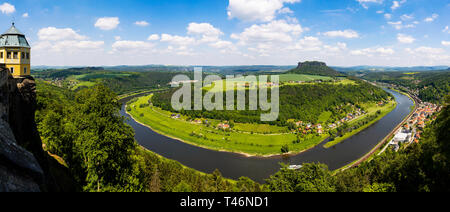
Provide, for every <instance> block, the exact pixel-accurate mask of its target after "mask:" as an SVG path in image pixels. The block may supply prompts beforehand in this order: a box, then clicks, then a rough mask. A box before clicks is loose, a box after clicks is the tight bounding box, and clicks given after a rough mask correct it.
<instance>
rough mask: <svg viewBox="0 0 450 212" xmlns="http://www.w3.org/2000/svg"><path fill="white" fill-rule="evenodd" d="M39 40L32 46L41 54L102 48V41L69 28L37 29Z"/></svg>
mask: <svg viewBox="0 0 450 212" xmlns="http://www.w3.org/2000/svg"><path fill="white" fill-rule="evenodd" d="M38 38H39V41H38V42H37V43H36V44H35V45H34V46H33V49H34V50H37V51H38V52H39V53H41V54H45V55H48V54H49V52H63V53H64V54H69V53H75V52H77V53H82V52H83V51H92V50H102V47H103V45H104V44H105V42H104V41H91V40H89V38H88V37H86V36H83V35H80V34H78V33H77V32H75V30H73V29H71V28H55V27H47V28H42V29H40V30H39V31H38Z"/></svg>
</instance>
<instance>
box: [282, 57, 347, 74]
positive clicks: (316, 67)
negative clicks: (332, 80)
mask: <svg viewBox="0 0 450 212" xmlns="http://www.w3.org/2000/svg"><path fill="white" fill-rule="evenodd" d="M289 73H292V74H308V75H321V76H331V77H338V76H345V75H344V74H342V73H339V72H337V71H336V70H334V69H332V68H330V67H328V66H327V64H326V63H324V62H318V61H311V62H310V61H306V62H303V63H298V66H297V68H295V69H292V70H291V71H289Z"/></svg>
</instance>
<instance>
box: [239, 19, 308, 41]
mask: <svg viewBox="0 0 450 212" xmlns="http://www.w3.org/2000/svg"><path fill="white" fill-rule="evenodd" d="M303 31H304V29H303V28H302V27H301V26H300V25H299V24H290V23H288V22H287V21H285V20H277V21H272V22H270V23H267V24H261V25H257V24H255V25H253V26H251V27H249V28H247V29H245V30H244V32H242V33H240V34H232V35H231V38H233V39H236V40H239V42H240V44H241V45H245V44H249V43H264V42H265V43H286V42H287V43H289V42H292V41H293V40H294V37H296V36H299V35H300V34H301V33H302V32H303Z"/></svg>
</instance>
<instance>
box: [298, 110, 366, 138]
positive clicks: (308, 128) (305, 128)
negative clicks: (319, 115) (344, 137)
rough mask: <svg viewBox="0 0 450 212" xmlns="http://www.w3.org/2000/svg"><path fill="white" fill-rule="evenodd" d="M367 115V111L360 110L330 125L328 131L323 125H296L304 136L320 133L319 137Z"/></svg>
mask: <svg viewBox="0 0 450 212" xmlns="http://www.w3.org/2000/svg"><path fill="white" fill-rule="evenodd" d="M365 114H367V113H366V111H364V110H362V109H360V108H358V109H356V111H355V112H353V113H349V114H347V116H346V117H344V118H342V119H341V120H339V121H336V122H335V123H332V124H329V125H328V126H327V127H328V129H326V127H324V126H322V124H311V123H307V124H305V123H303V121H298V122H296V123H295V125H296V126H297V128H298V130H299V131H300V132H301V133H303V134H305V135H306V134H311V133H318V134H319V135H321V134H323V133H324V132H325V131H326V130H330V129H336V128H337V127H339V126H341V125H342V124H344V123H346V122H350V121H352V120H354V119H356V118H359V117H361V116H363V115H365Z"/></svg>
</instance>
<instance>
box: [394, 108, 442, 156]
mask: <svg viewBox="0 0 450 212" xmlns="http://www.w3.org/2000/svg"><path fill="white" fill-rule="evenodd" d="M441 109H442V107H441V106H438V105H436V104H432V103H427V102H425V103H421V104H420V105H419V106H418V108H417V110H416V111H415V112H414V114H413V115H412V116H411V118H409V119H408V120H407V122H406V124H405V125H403V126H402V127H401V128H400V129H399V130H398V131H397V132H396V133H395V136H394V138H393V139H392V140H391V141H390V143H389V145H391V146H392V147H393V148H394V150H395V151H398V150H399V148H400V144H403V143H404V144H411V143H413V142H415V143H418V142H419V140H420V137H421V134H422V130H423V129H424V128H425V126H426V124H427V123H429V122H430V121H432V120H434V119H436V116H435V114H436V113H437V112H439V111H440V110H441Z"/></svg>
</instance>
